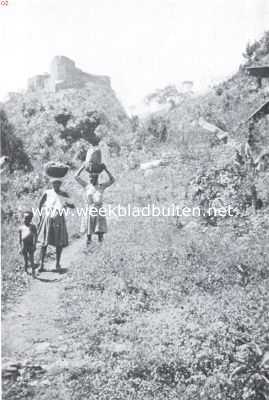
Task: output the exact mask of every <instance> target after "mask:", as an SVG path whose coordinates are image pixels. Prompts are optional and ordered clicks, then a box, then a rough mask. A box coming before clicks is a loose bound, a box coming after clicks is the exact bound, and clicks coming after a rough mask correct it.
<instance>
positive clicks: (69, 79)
mask: <svg viewBox="0 0 269 400" xmlns="http://www.w3.org/2000/svg"><path fill="white" fill-rule="evenodd" d="M89 82H92V83H96V84H99V85H105V86H109V87H110V78H109V77H108V76H103V75H92V74H88V73H86V72H84V71H82V70H80V69H79V68H77V67H76V64H75V62H74V61H73V60H71V59H70V58H68V57H65V56H56V57H54V58H53V60H52V62H51V65H50V74H47V73H45V74H41V75H35V76H33V77H32V78H30V79H28V85H27V89H28V91H38V90H44V91H48V92H56V91H58V90H61V89H70V88H81V87H84V86H85V85H86V84H87V83H89Z"/></svg>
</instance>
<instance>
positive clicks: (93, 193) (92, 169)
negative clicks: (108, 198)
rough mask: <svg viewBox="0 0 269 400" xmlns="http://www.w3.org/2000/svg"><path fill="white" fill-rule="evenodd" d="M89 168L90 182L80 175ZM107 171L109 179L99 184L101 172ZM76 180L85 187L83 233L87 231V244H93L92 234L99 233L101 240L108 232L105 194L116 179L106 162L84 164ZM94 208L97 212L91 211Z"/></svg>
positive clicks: (76, 175) (100, 240)
mask: <svg viewBox="0 0 269 400" xmlns="http://www.w3.org/2000/svg"><path fill="white" fill-rule="evenodd" d="M84 169H85V170H87V171H88V172H89V175H90V182H89V183H88V182H86V181H85V180H84V179H82V178H81V177H80V174H81V172H82V171H83V170H84ZM102 171H105V172H106V173H107V175H108V178H109V179H108V180H107V181H105V182H103V183H101V184H99V183H98V177H99V174H100V173H101V172H102ZM75 179H76V181H77V182H78V183H79V184H80V185H81V186H82V187H83V188H84V189H85V200H86V207H87V213H86V216H84V215H82V220H81V233H85V232H86V244H87V246H88V245H90V244H91V239H92V235H93V234H96V235H98V240H99V242H102V241H103V237H104V233H106V232H107V222H106V217H105V215H103V211H104V209H102V206H103V194H104V191H105V189H107V188H108V187H109V186H111V185H112V184H113V183H114V182H115V179H114V177H113V176H112V175H111V173H110V172H109V171H108V169H107V168H106V166H105V164H94V163H93V164H90V166H87V164H86V165H85V164H83V165H82V166H81V167H80V168H79V170H78V171H77V173H76V174H75ZM92 210H94V211H96V212H94V213H93V212H91V211H92Z"/></svg>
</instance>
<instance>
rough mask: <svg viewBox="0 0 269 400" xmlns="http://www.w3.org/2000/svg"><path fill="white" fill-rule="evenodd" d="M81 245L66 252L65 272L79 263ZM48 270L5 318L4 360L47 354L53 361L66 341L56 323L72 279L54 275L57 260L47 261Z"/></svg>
mask: <svg viewBox="0 0 269 400" xmlns="http://www.w3.org/2000/svg"><path fill="white" fill-rule="evenodd" d="M82 246H83V242H82V240H78V241H76V242H74V243H73V244H72V245H70V246H69V247H68V248H67V249H65V250H64V252H63V256H62V265H63V267H64V269H65V270H66V271H65V272H67V270H68V269H69V268H70V266H71V264H72V263H73V262H74V261H75V260H76V257H77V256H78V254H79V252H80V251H81V248H82ZM45 267H46V272H44V273H42V274H39V275H37V278H36V279H35V280H33V282H32V285H31V287H30V290H28V291H27V292H26V293H25V294H24V295H23V296H22V297H21V298H20V299H19V303H18V304H17V305H15V306H14V307H13V310H12V311H11V312H9V313H8V314H7V315H6V316H4V318H3V323H2V357H3V359H4V360H5V359H6V360H14V361H16V362H17V361H22V360H25V359H31V358H32V357H34V358H36V357H37V358H40V359H42V358H43V356H44V354H46V358H53V353H55V352H54V351H53V349H55V348H58V346H59V345H60V344H61V343H62V341H63V338H62V336H61V332H59V329H58V328H57V324H56V322H57V319H58V318H59V313H60V301H59V300H60V295H61V294H62V293H63V291H64V289H65V286H66V284H67V282H68V279H69V278H68V274H67V273H63V274H58V273H55V271H54V269H53V268H54V261H48V262H47V263H46V265H45ZM50 355H51V356H52V357H49V356H50Z"/></svg>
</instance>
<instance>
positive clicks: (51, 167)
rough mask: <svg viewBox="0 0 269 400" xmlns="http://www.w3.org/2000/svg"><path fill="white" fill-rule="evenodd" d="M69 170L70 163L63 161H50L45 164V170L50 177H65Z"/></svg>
mask: <svg viewBox="0 0 269 400" xmlns="http://www.w3.org/2000/svg"><path fill="white" fill-rule="evenodd" d="M68 170H69V167H68V165H66V164H63V163H61V162H54V161H50V162H48V163H47V164H46V166H45V172H46V174H47V176H49V177H50V178H59V179H61V178H64V177H65V175H66V174H67V172H68Z"/></svg>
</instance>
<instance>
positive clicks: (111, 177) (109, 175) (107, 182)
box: [102, 164, 115, 189]
mask: <svg viewBox="0 0 269 400" xmlns="http://www.w3.org/2000/svg"><path fill="white" fill-rule="evenodd" d="M104 171H106V173H107V175H108V178H109V179H108V181H106V182H104V183H102V187H103V189H106V188H108V187H109V186H111V185H113V183H114V182H115V178H114V176H113V175H112V174H111V173H110V172H109V170H108V169H107V167H106V165H105V164H104Z"/></svg>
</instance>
